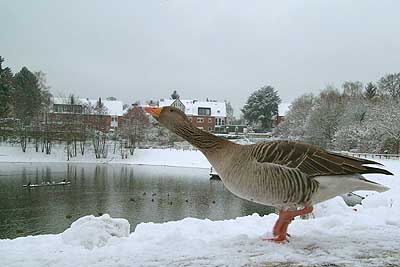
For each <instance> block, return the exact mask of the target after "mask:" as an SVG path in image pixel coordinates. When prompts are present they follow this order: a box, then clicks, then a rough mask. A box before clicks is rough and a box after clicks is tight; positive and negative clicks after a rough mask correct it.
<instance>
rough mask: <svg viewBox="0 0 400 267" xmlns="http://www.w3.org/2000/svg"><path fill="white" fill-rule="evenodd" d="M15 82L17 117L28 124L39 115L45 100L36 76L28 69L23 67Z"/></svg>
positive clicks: (15, 77) (16, 75)
mask: <svg viewBox="0 0 400 267" xmlns="http://www.w3.org/2000/svg"><path fill="white" fill-rule="evenodd" d="M14 80H15V93H14V95H13V98H14V103H15V113H16V114H15V115H16V117H17V118H19V119H21V120H22V121H23V122H24V123H25V124H27V123H30V122H31V121H32V119H33V118H34V117H35V116H36V115H38V114H39V112H40V110H41V108H42V103H43V101H42V100H43V98H42V93H41V91H40V88H39V82H38V79H37V78H36V76H35V75H34V74H33V73H32V72H30V71H29V70H28V68H26V67H23V68H22V69H21V71H20V72H18V73H16V74H15V76H14Z"/></svg>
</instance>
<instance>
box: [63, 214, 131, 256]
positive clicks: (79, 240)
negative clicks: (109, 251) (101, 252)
mask: <svg viewBox="0 0 400 267" xmlns="http://www.w3.org/2000/svg"><path fill="white" fill-rule="evenodd" d="M129 227H130V225H129V222H128V221H127V220H125V219H112V218H111V217H110V215H108V214H104V215H102V216H101V217H95V216H93V215H90V216H85V217H82V218H80V219H78V220H77V221H75V222H74V223H72V224H71V227H70V228H68V229H67V230H65V232H64V233H62V234H61V238H62V240H63V241H64V243H65V244H69V245H73V246H77V245H78V246H83V247H84V248H87V249H93V248H95V247H103V246H105V245H106V244H107V243H108V241H109V240H110V239H112V238H119V237H127V236H129Z"/></svg>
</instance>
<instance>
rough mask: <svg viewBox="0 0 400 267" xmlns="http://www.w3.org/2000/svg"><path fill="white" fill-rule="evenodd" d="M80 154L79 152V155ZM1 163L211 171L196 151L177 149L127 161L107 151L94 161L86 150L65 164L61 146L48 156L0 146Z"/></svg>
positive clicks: (149, 152)
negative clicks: (148, 167) (106, 154)
mask: <svg viewBox="0 0 400 267" xmlns="http://www.w3.org/2000/svg"><path fill="white" fill-rule="evenodd" d="M78 154H79V153H78ZM1 162H70V163H74V162H79V163H117V164H134V165H153V166H155V165H157V166H173V167H190V168H210V167H211V165H210V163H209V162H208V161H207V159H206V158H205V157H204V155H203V154H202V153H201V152H200V151H197V150H177V149H136V150H135V151H134V154H133V155H132V156H131V155H129V156H128V158H127V159H121V156H120V155H119V154H118V152H116V153H115V154H113V153H111V152H109V153H108V157H107V158H103V159H96V158H95V156H94V154H93V153H92V152H91V151H90V150H87V151H86V152H85V155H83V156H82V155H77V156H76V157H73V158H71V159H70V160H69V161H67V157H66V153H65V151H64V147H63V146H54V147H53V149H52V151H51V154H50V155H46V154H45V153H41V152H35V149H34V148H28V149H27V152H25V153H24V152H22V151H21V148H20V147H19V146H0V163H1Z"/></svg>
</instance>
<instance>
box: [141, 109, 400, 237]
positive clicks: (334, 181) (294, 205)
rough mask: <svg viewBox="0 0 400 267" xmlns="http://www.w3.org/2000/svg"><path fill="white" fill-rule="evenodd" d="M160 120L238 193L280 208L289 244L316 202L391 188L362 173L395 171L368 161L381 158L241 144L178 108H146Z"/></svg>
mask: <svg viewBox="0 0 400 267" xmlns="http://www.w3.org/2000/svg"><path fill="white" fill-rule="evenodd" d="M144 109H145V111H146V112H147V113H149V114H151V115H152V116H153V117H154V118H155V119H156V120H157V121H158V122H159V123H160V124H162V125H163V126H164V127H166V128H167V129H169V130H170V131H172V132H174V133H175V134H177V135H179V136H180V137H182V138H183V139H185V140H187V141H188V142H189V143H191V144H192V145H193V146H195V147H197V148H198V149H199V150H200V151H201V152H202V153H203V154H204V155H205V157H206V158H207V159H208V161H209V162H210V163H211V165H212V166H213V168H214V169H215V170H216V171H217V172H218V174H219V176H220V178H221V180H222V182H223V183H224V185H225V186H226V188H227V189H228V190H229V191H231V192H232V193H233V194H235V195H236V196H238V197H240V198H243V199H246V200H249V201H253V202H256V203H260V204H263V205H269V206H275V207H277V208H278V209H279V217H278V220H277V221H276V223H275V225H274V227H273V231H272V234H273V237H272V238H269V239H267V240H270V241H273V242H286V241H287V236H288V235H287V229H288V226H289V224H290V223H291V221H292V220H293V219H294V217H296V216H300V215H306V214H309V213H311V212H312V210H313V205H315V204H317V203H320V202H323V201H326V200H328V199H331V198H334V197H336V196H339V195H342V194H346V193H349V192H352V191H357V190H371V191H377V192H384V191H387V190H388V189H389V188H387V187H385V186H383V185H381V184H378V183H375V182H372V181H369V180H367V179H365V178H364V177H363V176H362V175H363V174H370V173H380V174H386V175H393V174H392V173H391V172H389V171H387V170H385V169H382V168H379V167H371V166H366V164H374V165H381V164H379V163H377V162H374V161H371V160H367V159H359V158H354V157H350V156H345V155H341V154H336V153H332V152H328V151H326V150H323V149H321V148H319V147H317V146H313V145H310V144H306V143H301V142H292V141H272V142H263V143H257V144H251V145H240V144H235V143H233V142H230V141H229V140H226V139H223V138H221V137H218V136H215V135H213V134H210V133H208V132H205V131H202V130H200V129H198V128H196V127H195V126H193V125H192V124H191V123H190V121H189V120H188V118H187V117H186V115H185V114H184V113H183V112H182V111H181V110H179V109H177V108H175V107H162V108H155V107H145V108H144Z"/></svg>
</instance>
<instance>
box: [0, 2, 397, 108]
mask: <svg viewBox="0 0 400 267" xmlns="http://www.w3.org/2000/svg"><path fill="white" fill-rule="evenodd" d="M399 10H400V1H384V0H380V1H378V0H376V1H365V0H363V1H348V0H343V1H266V0H262V1H217V0H210V1H205V0H199V1H189V0H187V1H184V0H180V1H178V0H169V1H168V0H167V1H166V0H161V1H155V0H154V1H153V0H145V1H94V0H92V1H87V0H85V1H81V0H79V1H77V0H75V1H71V0H69V1H63V2H61V1H53V0H38V1H22V0H20V1H18V0H13V1H9V0H0V14H1V20H0V55H1V56H3V57H5V59H6V62H5V65H6V66H10V67H11V68H12V70H13V71H14V72H17V71H19V69H20V68H21V67H22V66H27V67H28V68H29V69H31V70H34V71H36V70H42V71H44V72H45V73H47V78H48V83H49V85H50V86H51V87H52V93H53V94H55V95H60V94H61V95H62V94H64V95H68V94H69V93H74V94H76V95H79V96H81V97H90V98H96V97H98V96H101V97H106V96H116V97H117V98H118V99H121V100H122V101H124V102H125V103H131V102H132V101H134V100H137V99H142V100H143V99H158V98H162V97H169V95H170V93H171V91H172V90H173V89H177V90H178V92H179V94H180V95H181V98H195V99H205V98H206V97H209V98H214V99H219V100H223V99H229V100H231V102H232V103H233V105H234V108H235V110H236V111H237V110H238V108H239V107H241V106H242V105H243V104H244V103H245V101H246V99H247V97H248V96H249V94H250V93H251V92H252V91H254V90H255V89H258V88H259V87H261V86H262V85H264V84H270V85H273V86H274V87H275V88H276V89H277V90H278V91H279V94H280V96H281V98H282V99H283V101H284V102H288V101H291V100H293V99H294V98H295V97H296V96H298V95H300V94H302V93H305V92H318V91H319V90H320V89H322V88H323V87H325V86H326V85H327V84H331V83H333V84H335V85H337V86H339V85H340V84H341V83H342V82H343V81H346V80H360V81H362V82H367V81H371V80H372V81H375V80H377V79H378V78H379V77H380V76H382V75H383V74H385V73H388V72H399V71H400V15H399Z"/></svg>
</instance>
